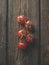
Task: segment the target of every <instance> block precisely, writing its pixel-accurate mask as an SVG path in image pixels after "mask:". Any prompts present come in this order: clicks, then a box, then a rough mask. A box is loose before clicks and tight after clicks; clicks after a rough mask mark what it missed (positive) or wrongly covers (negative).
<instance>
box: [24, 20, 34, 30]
mask: <svg viewBox="0 0 49 65" xmlns="http://www.w3.org/2000/svg"><path fill="white" fill-rule="evenodd" d="M32 26H33V25H32V21H31V20H28V21H27V22H26V23H25V27H26V29H28V30H32Z"/></svg>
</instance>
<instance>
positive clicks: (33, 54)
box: [8, 0, 39, 65]
mask: <svg viewBox="0 0 49 65" xmlns="http://www.w3.org/2000/svg"><path fill="white" fill-rule="evenodd" d="M19 12H20V0H8V65H38V61H39V56H38V55H39V0H21V13H22V14H24V15H25V17H27V18H29V19H31V20H32V21H33V24H34V25H35V36H36V38H37V41H35V42H36V43H35V44H34V46H33V45H32V46H30V47H29V48H28V49H27V50H25V51H23V50H20V49H18V47H17V43H18V39H17V37H16V34H17V31H18V29H19V28H18V24H16V20H15V17H17V16H18V15H19Z"/></svg>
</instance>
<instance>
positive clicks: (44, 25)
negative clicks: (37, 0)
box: [41, 0, 49, 65]
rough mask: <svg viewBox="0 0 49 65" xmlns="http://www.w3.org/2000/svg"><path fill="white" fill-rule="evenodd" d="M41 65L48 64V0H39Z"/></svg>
mask: <svg viewBox="0 0 49 65" xmlns="http://www.w3.org/2000/svg"><path fill="white" fill-rule="evenodd" d="M41 65H49V0H41Z"/></svg>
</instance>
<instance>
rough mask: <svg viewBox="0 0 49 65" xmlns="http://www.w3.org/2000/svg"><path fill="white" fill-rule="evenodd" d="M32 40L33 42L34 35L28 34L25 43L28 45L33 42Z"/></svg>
mask: <svg viewBox="0 0 49 65" xmlns="http://www.w3.org/2000/svg"><path fill="white" fill-rule="evenodd" d="M33 40H34V35H31V34H28V35H27V37H26V41H27V42H29V43H30V42H33Z"/></svg>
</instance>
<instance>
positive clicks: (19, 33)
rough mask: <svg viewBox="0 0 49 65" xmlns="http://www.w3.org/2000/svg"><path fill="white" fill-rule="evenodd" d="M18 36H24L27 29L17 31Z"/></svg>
mask: <svg viewBox="0 0 49 65" xmlns="http://www.w3.org/2000/svg"><path fill="white" fill-rule="evenodd" d="M17 35H18V37H26V35H27V31H26V30H25V29H21V30H19V31H18V33H17Z"/></svg>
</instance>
